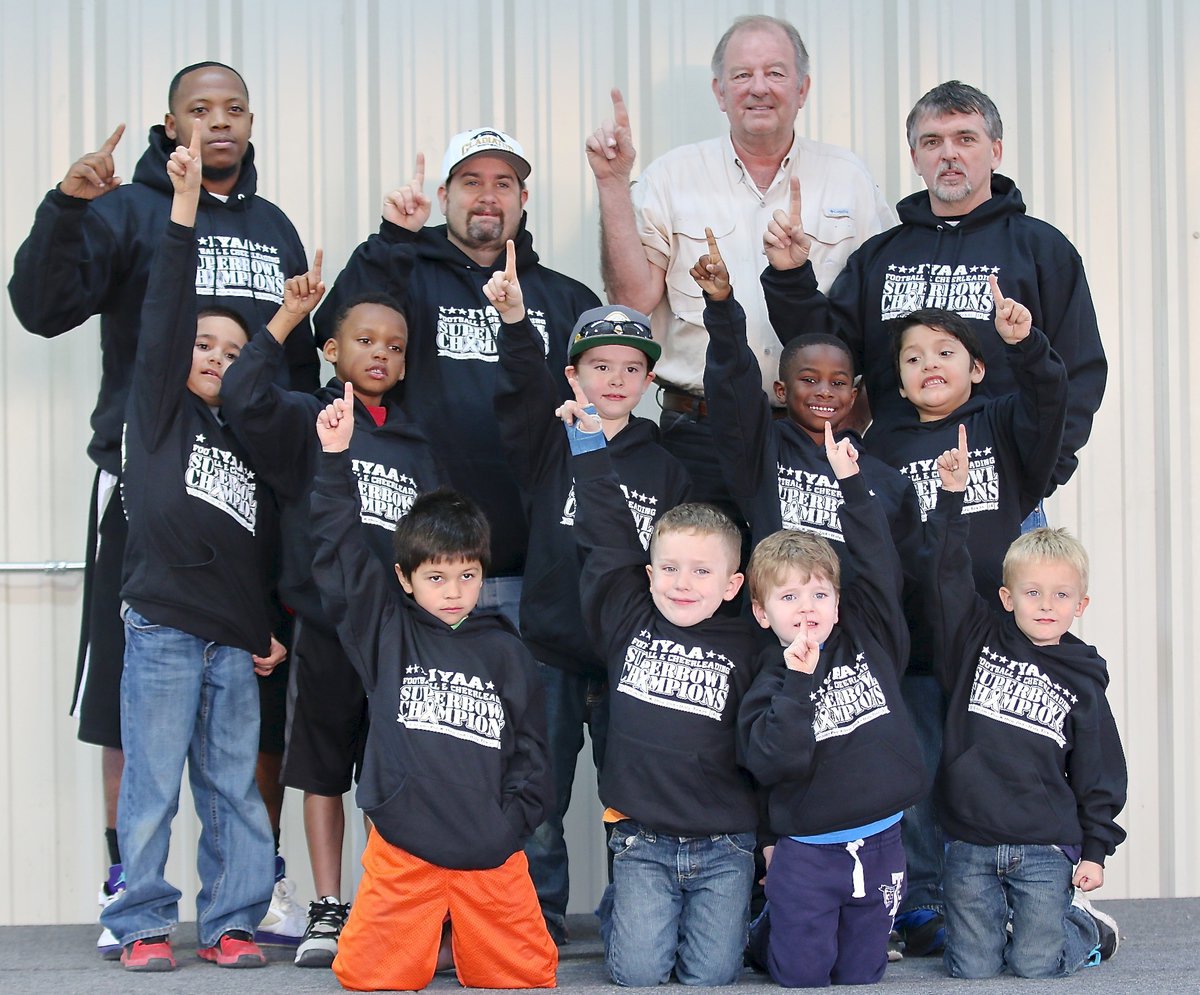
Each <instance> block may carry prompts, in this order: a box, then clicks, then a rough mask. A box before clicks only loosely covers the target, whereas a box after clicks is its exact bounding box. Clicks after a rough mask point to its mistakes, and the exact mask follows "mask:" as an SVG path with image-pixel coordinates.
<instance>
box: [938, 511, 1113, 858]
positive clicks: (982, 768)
mask: <svg viewBox="0 0 1200 995" xmlns="http://www.w3.org/2000/svg"><path fill="white" fill-rule="evenodd" d="M962 500H963V495H962V492H955V493H949V492H945V491H943V492H942V494H941V497H940V498H939V499H938V503H937V507H936V508H935V509H934V511H933V513H932V514H931V515H930V517H929V523H928V527H927V529H926V538H927V542H928V547H927V552H928V558H927V561H926V562H927V564H928V569H929V574H928V578H929V585H930V588H931V593H930V599H931V601H932V604H933V611H934V619H935V632H936V650H935V652H936V669H937V673H938V676H939V678H940V680H941V682H942V684H943V686H944V687H945V688H946V693H947V696H948V698H949V704H948V706H947V710H946V729H945V736H944V738H943V740H942V763H941V769H940V770H939V772H938V778H937V786H936V790H935V796H934V797H935V800H936V802H937V806H938V812H939V816H940V820H941V824H942V827H943V829H944V830H945V832H946V835H947V836H948V837H950V838H951V839H959V840H963V841H965V842H967V843H975V844H978V845H980V846H996V845H999V844H1001V843H1041V844H1051V845H1055V846H1072V847H1076V846H1077V847H1080V848H1081V850H1082V859H1084V860H1091V861H1094V862H1096V863H1098V864H1103V863H1104V859H1105V857H1107V856H1109V855H1110V854H1111V853H1113V851H1114V850H1116V848H1117V845H1118V844H1119V843H1121V841H1122V840H1124V839H1125V831H1124V830H1123V829H1122V828H1121V827H1120V826H1118V825H1117V823H1116V817H1117V814H1118V813H1119V812H1120V811H1121V809H1122V808H1124V806H1125V795H1126V789H1127V784H1128V775H1127V773H1126V769H1125V753H1124V751H1123V750H1122V749H1121V739H1120V736H1119V735H1118V733H1117V725H1116V722H1115V721H1114V720H1113V716H1112V711H1111V709H1110V708H1109V706H1108V700H1107V698H1106V697H1105V693H1104V692H1105V688H1107V687H1108V669H1107V666H1106V665H1105V662H1104V659H1103V658H1102V657H1101V656H1100V655H1099V654H1098V653H1097V652H1096V650H1095V648H1094V647H1092V646H1089V645H1088V644H1087V643H1085V642H1083V641H1082V640H1080V639H1079V638H1077V637H1076V636H1073V635H1072V634H1071V633H1069V632H1068V633H1065V634H1064V635H1063V637H1062V641H1061V642H1060V643H1059V644H1058V645H1056V646H1035V645H1034V644H1033V643H1032V642H1030V641H1029V638H1028V637H1027V636H1026V635H1025V633H1023V632H1022V631H1021V630H1020V629H1019V628H1018V627H1017V623H1016V621H1015V617H1014V616H1013V614H1012V613H1011V612H1006V613H1005V614H1004V615H1003V616H1000V615H997V614H996V613H995V612H994V611H992V610H991V609H990V608H989V607H988V606H987V605H986V604H985V603H984V602H983V600H982V599H981V598H979V597H978V596H977V595H976V594H975V593H974V592H973V591H972V590H971V586H972V585H971V557H970V554H969V553H968V552H967V533H968V531H969V530H970V528H971V524H970V522H971V519H970V517H969V516H965V515H962V514H961V510H962Z"/></svg>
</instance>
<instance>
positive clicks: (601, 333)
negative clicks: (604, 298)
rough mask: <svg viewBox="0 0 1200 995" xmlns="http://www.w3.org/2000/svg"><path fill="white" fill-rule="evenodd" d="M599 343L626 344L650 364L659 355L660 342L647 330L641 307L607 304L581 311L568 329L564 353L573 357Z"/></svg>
mask: <svg viewBox="0 0 1200 995" xmlns="http://www.w3.org/2000/svg"><path fill="white" fill-rule="evenodd" d="M601 345H627V346H629V347H630V348H632V349H640V350H641V351H642V352H644V353H645V354H646V358H647V359H648V360H649V363H650V367H651V368H653V367H654V364H655V363H656V362H658V357H659V356H661V355H662V346H661V345H659V344H658V343H657V342H655V341H654V339H653V337H652V336H651V334H650V319H649V318H647V317H646V316H645V315H644V314H642V312H641V311H634V310H633V309H632V308H627V307H621V306H620V305H619V304H609V305H607V306H605V307H594V308H589V309H588V310H587V311H584V312H583V314H581V315H580V316H579V320H578V321H576V322H575V327H574V328H573V329H572V330H571V345H570V348H569V349H568V350H567V356H568V358H570V359H574V358H575V357H576V356H578V355H579V354H580V353H582V352H586V351H587V350H588V349H594V348H595V347H596V346H601Z"/></svg>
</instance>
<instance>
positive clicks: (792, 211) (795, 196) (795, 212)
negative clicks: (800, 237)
mask: <svg viewBox="0 0 1200 995" xmlns="http://www.w3.org/2000/svg"><path fill="white" fill-rule="evenodd" d="M788 220H789V221H790V222H791V223H792V227H793V228H795V227H797V226H798V225H799V224H800V177H799V176H793V177H792V194H791V198H790V202H789V205H788Z"/></svg>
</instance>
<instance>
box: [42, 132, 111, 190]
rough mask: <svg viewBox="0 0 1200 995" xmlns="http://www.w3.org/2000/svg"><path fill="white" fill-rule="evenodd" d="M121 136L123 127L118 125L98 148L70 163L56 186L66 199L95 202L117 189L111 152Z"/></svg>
mask: <svg viewBox="0 0 1200 995" xmlns="http://www.w3.org/2000/svg"><path fill="white" fill-rule="evenodd" d="M123 134H125V125H124V124H118V125H117V130H116V131H114V132H113V133H112V134H111V135H109V136H108V139H107V141H105V143H104V144H103V145H101V146H100V148H98V149H97V150H96V151H95V152H89V153H88V154H87V155H85V156H82V157H81V158H79V159H76V160H75V161H74V162H73V163H71V168H70V169H68V170H67V175H66V176H64V177H63V178H62V181H61V182H60V183H59V184H58V189H59V190H61V191H62V192H63V193H65V194H66V195H67V196H68V197H79V198H80V199H81V200H95V199H96V198H97V197H103V196H104V195H105V194H106V193H108V192H109V191H110V190H115V189H116V188H117V187H119V186H120V185H121V177H119V176H117V175H116V167H115V166H114V165H113V150H114V149H116V147H117V143H118V142H119V141H120V140H121V136H122V135H123Z"/></svg>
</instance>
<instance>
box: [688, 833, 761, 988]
mask: <svg viewBox="0 0 1200 995" xmlns="http://www.w3.org/2000/svg"><path fill="white" fill-rule="evenodd" d="M754 842H755V837H754V834H753V833H737V834H732V835H716V836H698V837H692V838H689V839H686V840H683V841H682V844H681V867H680V870H681V873H682V885H683V912H682V916H681V920H680V927H679V955H678V958H677V960H676V964H675V976H676V977H677V978H678V979H679V980H680V981H681V982H682V983H683V984H685V985H699V986H701V987H705V988H711V987H714V986H716V985H730V984H733V982H734V981H736V980H737V977H738V975H739V974H741V973H742V959H743V954H744V952H745V949H746V927H747V924H748V923H749V920H750V888H751V886H752V885H753V883H754Z"/></svg>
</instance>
